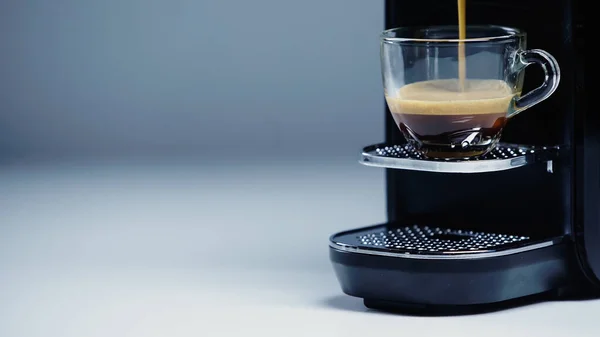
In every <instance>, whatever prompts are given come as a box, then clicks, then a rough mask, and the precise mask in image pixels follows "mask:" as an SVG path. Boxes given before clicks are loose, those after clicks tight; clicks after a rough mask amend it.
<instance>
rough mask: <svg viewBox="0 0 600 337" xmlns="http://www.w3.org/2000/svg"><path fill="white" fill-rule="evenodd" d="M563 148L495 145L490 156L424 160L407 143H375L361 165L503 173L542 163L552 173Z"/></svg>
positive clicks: (365, 153) (363, 156) (429, 170)
mask: <svg viewBox="0 0 600 337" xmlns="http://www.w3.org/2000/svg"><path fill="white" fill-rule="evenodd" d="M564 152H565V149H564V148H562V147H560V146H542V147H536V146H527V145H517V144H508V143H499V144H498V145H497V146H496V148H495V149H494V150H493V151H491V152H490V153H488V154H486V155H484V156H482V157H479V158H474V159H453V160H452V159H448V160H445V159H427V158H424V157H423V156H422V155H421V154H420V153H418V152H417V151H415V149H414V148H413V147H412V146H411V145H409V144H403V145H393V144H376V145H371V146H367V147H365V148H364V149H363V152H362V156H361V163H362V164H364V165H367V166H376V167H385V168H395V169H404V170H416V171H428V172H447V173H477V172H494V171H503V170H508V169H512V168H517V167H521V166H524V165H529V164H535V163H541V162H546V163H547V165H546V169H547V171H548V172H552V171H553V167H552V165H553V160H555V159H557V158H558V157H559V156H560V155H561V154H563V153H564Z"/></svg>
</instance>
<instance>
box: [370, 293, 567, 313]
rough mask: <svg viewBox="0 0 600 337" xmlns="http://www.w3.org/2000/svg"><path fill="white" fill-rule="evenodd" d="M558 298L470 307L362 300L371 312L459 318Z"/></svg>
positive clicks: (542, 296) (528, 298) (546, 296)
mask: <svg viewBox="0 0 600 337" xmlns="http://www.w3.org/2000/svg"><path fill="white" fill-rule="evenodd" d="M557 298H559V295H558V294H557V292H556V291H550V292H546V293H542V294H536V295H531V296H525V297H520V298H516V299H512V300H508V301H502V302H497V303H485V304H472V305H425V304H423V305H419V304H413V303H400V302H391V301H385V300H371V299H364V305H365V307H367V308H369V309H373V310H379V311H385V312H391V313H397V314H402V315H412V316H461V315H474V314H483V313H489V312H495V311H501V310H507V309H511V308H516V307H520V306H525V305H531V304H535V303H540V302H544V301H552V300H555V299H557Z"/></svg>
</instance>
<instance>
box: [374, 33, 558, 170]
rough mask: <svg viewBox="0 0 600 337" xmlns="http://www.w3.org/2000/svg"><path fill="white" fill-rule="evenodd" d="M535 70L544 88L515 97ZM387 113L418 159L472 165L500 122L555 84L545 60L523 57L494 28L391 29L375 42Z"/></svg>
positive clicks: (552, 66)
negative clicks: (461, 34) (528, 71)
mask: <svg viewBox="0 0 600 337" xmlns="http://www.w3.org/2000/svg"><path fill="white" fill-rule="evenodd" d="M534 63H535V64H537V65H539V66H541V67H542V69H543V70H544V73H545V78H544V82H543V83H542V85H541V86H539V87H538V88H536V89H534V90H532V91H530V92H528V93H527V94H525V95H523V96H521V91H522V87H523V78H524V69H525V67H527V66H528V65H530V64H534ZM381 71H382V76H383V86H384V91H385V98H386V102H387V104H388V107H389V109H390V111H391V113H392V116H393V118H394V121H395V122H396V124H397V125H398V127H399V129H400V131H401V132H402V134H403V135H404V137H405V138H406V139H407V141H408V142H409V143H410V144H411V145H412V146H413V147H414V148H415V150H417V151H418V152H420V153H421V154H423V156H425V157H427V158H439V159H451V158H455V159H459V158H463V159H464V158H474V157H478V156H481V155H484V154H486V153H488V152H489V151H491V150H492V149H493V148H494V147H495V146H496V144H497V143H498V141H499V140H500V137H501V134H502V129H503V128H504V126H505V125H506V123H507V121H508V120H509V119H510V118H511V117H513V116H515V115H517V114H518V113H519V112H521V111H523V110H525V109H527V108H529V107H531V106H533V105H535V104H537V103H539V102H541V101H543V100H545V99H546V98H548V97H549V96H550V95H552V93H553V92H554V91H555V90H556V88H557V86H558V83H559V81H560V69H559V66H558V63H557V62H556V60H555V59H554V57H552V55H550V54H549V53H547V52H545V51H543V50H539V49H532V50H527V49H526V34H525V33H524V32H522V31H520V30H519V29H515V28H508V27H500V26H467V38H466V39H463V40H460V39H458V27H457V26H437V27H435V26H433V27H412V28H395V29H390V30H386V31H384V32H383V33H382V34H381Z"/></svg>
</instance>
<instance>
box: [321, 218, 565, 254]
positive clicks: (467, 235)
mask: <svg viewBox="0 0 600 337" xmlns="http://www.w3.org/2000/svg"><path fill="white" fill-rule="evenodd" d="M554 243H555V242H554V240H552V239H548V240H545V241H539V240H533V239H531V238H530V237H527V236H518V235H509V234H496V233H486V232H474V231H468V230H459V229H450V228H440V227H429V226H418V225H413V226H403V227H389V226H385V225H380V226H375V227H370V228H363V229H357V230H354V231H348V232H343V233H339V234H335V235H333V236H332V237H331V238H330V246H331V247H332V248H334V249H337V250H341V251H347V252H354V253H362V254H371V255H383V256H393V257H404V258H419V259H461V258H467V259H472V258H482V257H491V256H502V255H507V254H515V253H518V252H522V251H527V250H533V249H537V248H542V247H547V246H550V245H552V244H554Z"/></svg>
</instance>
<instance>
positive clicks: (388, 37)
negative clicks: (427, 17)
mask: <svg viewBox="0 0 600 337" xmlns="http://www.w3.org/2000/svg"><path fill="white" fill-rule="evenodd" d="M443 29H455V30H456V31H458V25H433V26H412V27H411V26H407V27H395V28H390V29H386V30H384V31H383V32H381V34H380V37H381V41H382V42H394V43H448V42H450V43H458V42H463V43H472V42H501V41H505V40H507V39H508V40H511V39H514V38H521V37H525V36H526V35H527V34H526V33H525V32H524V31H523V30H521V29H519V28H514V27H508V26H500V25H467V32H468V31H469V30H479V29H481V30H485V29H496V30H500V31H502V32H503V34H498V35H492V36H485V37H476V38H466V39H457V38H454V39H434V38H432V39H428V38H416V37H413V36H409V32H412V33H414V32H415V31H425V30H443ZM402 32H405V34H406V36H402ZM397 33H400V34H398V35H400V36H397V35H396V34H397ZM392 34H394V35H395V36H392Z"/></svg>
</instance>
